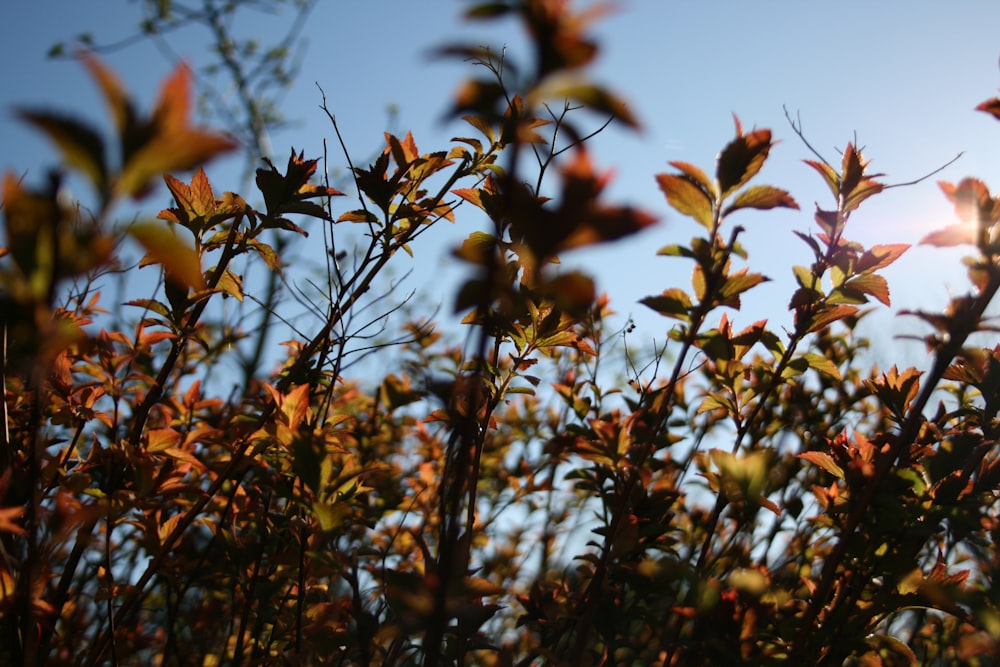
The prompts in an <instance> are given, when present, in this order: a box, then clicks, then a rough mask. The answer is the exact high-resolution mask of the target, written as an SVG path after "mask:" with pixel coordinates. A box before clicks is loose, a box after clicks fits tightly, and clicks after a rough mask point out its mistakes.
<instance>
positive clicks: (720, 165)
mask: <svg viewBox="0 0 1000 667" xmlns="http://www.w3.org/2000/svg"><path fill="white" fill-rule="evenodd" d="M736 126H737V133H738V134H739V135H740V136H737V137H736V138H735V139H733V141H731V142H730V143H729V145H728V146H726V147H725V148H724V149H722V153H720V154H719V159H718V162H717V163H716V179H717V180H718V181H719V189H720V190H721V191H722V196H723V197H725V196H727V195H729V193H730V192H732V191H734V190H736V189H737V188H741V187H743V186H744V185H746V183H747V181H749V180H750V179H751V178H753V177H754V176H756V175H757V173H758V172H759V171H760V169H761V167H763V166H764V161H765V160H767V155H768V153H769V152H770V150H771V131H770V130H754V131H753V132H750V133H749V134H745V135H744V134H742V128H741V127H740V124H739V119H738V118H737V119H736Z"/></svg>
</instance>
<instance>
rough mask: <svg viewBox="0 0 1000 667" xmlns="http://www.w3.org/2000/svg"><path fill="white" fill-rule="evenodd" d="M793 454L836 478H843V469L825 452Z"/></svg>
mask: <svg viewBox="0 0 1000 667" xmlns="http://www.w3.org/2000/svg"><path fill="white" fill-rule="evenodd" d="M795 456H796V458H800V459H802V460H803V461H808V462H809V463H812V464H813V465H817V466H819V467H820V468H822V469H823V470H825V471H827V472H828V473H830V474H831V475H833V476H834V477H836V478H838V479H844V469H843V468H841V467H840V466H839V465H837V462H836V461H834V460H833V457H832V456H830V455H829V454H827V453H826V452H802V453H801V454H796V455H795Z"/></svg>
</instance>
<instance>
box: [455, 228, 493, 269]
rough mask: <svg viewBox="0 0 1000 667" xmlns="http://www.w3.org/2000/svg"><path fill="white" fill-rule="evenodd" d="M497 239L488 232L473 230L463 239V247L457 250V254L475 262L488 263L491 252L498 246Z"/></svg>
mask: <svg viewBox="0 0 1000 667" xmlns="http://www.w3.org/2000/svg"><path fill="white" fill-rule="evenodd" d="M496 244H497V240H496V237H495V236H493V235H492V234H487V233H486V232H472V233H471V234H469V237H468V238H467V239H465V240H464V241H462V245H461V247H459V248H458V249H457V250H456V251H455V256H456V257H458V258H459V259H463V260H465V261H466V262H471V263H473V264H484V265H485V264H488V263H489V261H490V257H491V253H492V251H493V250H494V249H495V248H496Z"/></svg>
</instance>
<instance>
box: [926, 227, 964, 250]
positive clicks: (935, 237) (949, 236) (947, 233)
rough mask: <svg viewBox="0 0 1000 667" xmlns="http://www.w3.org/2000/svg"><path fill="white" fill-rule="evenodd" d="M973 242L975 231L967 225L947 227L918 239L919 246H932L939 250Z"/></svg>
mask: <svg viewBox="0 0 1000 667" xmlns="http://www.w3.org/2000/svg"><path fill="white" fill-rule="evenodd" d="M975 242H976V233H975V230H974V229H973V228H972V227H971V226H969V225H968V224H958V225H948V226H947V227H945V228H944V229H939V230H937V231H936V232H931V233H930V234H928V235H927V236H925V237H924V238H922V239H920V244H921V245H932V246H937V247H939V248H946V247H950V246H956V245H961V244H963V243H975Z"/></svg>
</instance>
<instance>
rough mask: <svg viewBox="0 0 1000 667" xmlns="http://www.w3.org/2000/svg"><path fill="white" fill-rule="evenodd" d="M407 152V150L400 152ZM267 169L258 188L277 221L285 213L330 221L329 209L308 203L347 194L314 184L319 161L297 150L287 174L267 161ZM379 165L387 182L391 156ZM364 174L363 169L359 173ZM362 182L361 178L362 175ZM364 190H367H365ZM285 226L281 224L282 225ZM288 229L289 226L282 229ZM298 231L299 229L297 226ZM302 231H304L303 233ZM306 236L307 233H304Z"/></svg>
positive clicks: (260, 173) (259, 176)
mask: <svg viewBox="0 0 1000 667" xmlns="http://www.w3.org/2000/svg"><path fill="white" fill-rule="evenodd" d="M400 150H403V149H400ZM264 163H265V164H266V165H267V169H258V170H257V178H256V182H257V188H258V189H259V190H260V193H261V194H262V195H264V205H265V207H266V209H267V215H268V217H269V218H272V220H274V221H277V220H279V219H280V218H281V216H282V215H283V214H287V213H300V214H303V215H308V216H311V217H314V218H319V219H322V220H329V219H330V218H329V217H328V216H327V213H326V210H325V209H324V208H323V207H322V206H319V205H318V204H316V203H314V202H309V201H306V200H308V199H312V198H316V197H336V196H340V195H342V194H343V193H342V192H340V191H338V190H336V189H334V188H328V187H325V186H322V185H313V184H312V183H311V182H310V181H311V179H312V177H313V176H314V175H315V173H316V167H317V165H318V164H319V161H318V160H307V159H305V157H304V155H303V153H302V152H301V151H300V152H299V153H298V154H296V153H295V149H294V148H293V149H292V151H291V154H290V155H289V156H288V163H287V165H286V167H285V173H284V174H282V173H281V172H279V171H278V170H277V168H275V166H274V164H273V163H272V162H271V161H270V160H268V159H267V158H265V159H264ZM379 164H380V165H382V167H383V169H382V171H381V174H380V176H381V177H383V178H379V179H378V180H384V173H385V171H384V167H385V166H386V165H387V164H388V155H387V154H386V153H383V154H382V156H381V157H380V158H379ZM355 171H356V172H360V171H361V170H355ZM358 178H359V182H360V181H361V175H360V174H359V177H358ZM362 190H364V187H362ZM279 226H281V225H279ZM281 227H282V228H284V229H288V227H286V226H281ZM295 229H298V227H295ZM299 231H300V232H301V230H299ZM302 233H303V234H304V232H302Z"/></svg>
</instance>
